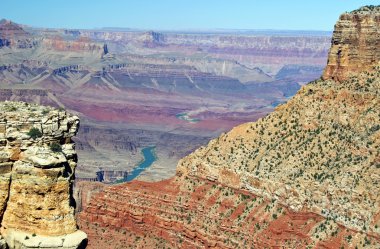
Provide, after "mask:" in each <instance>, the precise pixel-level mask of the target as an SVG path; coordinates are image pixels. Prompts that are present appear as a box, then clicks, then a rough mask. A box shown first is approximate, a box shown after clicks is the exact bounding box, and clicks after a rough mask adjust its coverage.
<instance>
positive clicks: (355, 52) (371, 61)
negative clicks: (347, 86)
mask: <svg viewBox="0 0 380 249" xmlns="http://www.w3.org/2000/svg"><path fill="white" fill-rule="evenodd" d="M379 44H380V6H365V7H362V8H360V9H358V10H355V11H352V12H349V13H344V14H342V15H341V16H340V18H339V20H338V22H337V23H336V25H335V30H334V33H333V38H332V41H331V49H330V52H329V56H328V62H327V67H326V68H325V71H324V73H323V79H324V80H327V79H333V80H336V81H343V80H345V79H347V78H348V76H349V75H351V74H357V73H360V72H362V71H370V70H371V69H372V68H373V67H374V66H376V65H378V63H379V60H380V49H379Z"/></svg>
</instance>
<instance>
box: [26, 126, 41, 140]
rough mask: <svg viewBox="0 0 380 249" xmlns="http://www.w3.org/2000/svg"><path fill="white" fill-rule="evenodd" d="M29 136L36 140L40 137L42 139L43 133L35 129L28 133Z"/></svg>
mask: <svg viewBox="0 0 380 249" xmlns="http://www.w3.org/2000/svg"><path fill="white" fill-rule="evenodd" d="M27 135H28V136H29V137H31V138H33V139H36V138H38V137H42V132H41V131H40V130H39V129H37V128H34V127H33V128H31V129H30V130H29V131H28V133H27Z"/></svg>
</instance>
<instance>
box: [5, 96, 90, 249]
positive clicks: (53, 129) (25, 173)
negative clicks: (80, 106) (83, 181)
mask: <svg viewBox="0 0 380 249" xmlns="http://www.w3.org/2000/svg"><path fill="white" fill-rule="evenodd" d="M78 127H79V118H78V117H76V116H72V115H69V114H68V113H66V112H65V111H63V110H57V109H53V108H50V107H43V106H38V105H30V104H27V103H22V102H0V185H1V187H0V221H1V230H0V231H1V235H2V236H3V237H4V239H5V241H6V243H7V244H8V246H9V247H10V248H78V246H79V245H80V244H81V243H83V241H85V240H86V234H85V233H83V232H81V231H78V229H77V226H76V221H75V216H74V201H73V198H72V182H73V179H74V172H75V167H76V164H77V156H76V153H75V146H74V142H73V141H72V140H71V137H73V136H74V135H75V134H76V133H77V130H78ZM69 237H70V241H69V240H67V238H69ZM58 242H59V243H58ZM0 248H1V241H0Z"/></svg>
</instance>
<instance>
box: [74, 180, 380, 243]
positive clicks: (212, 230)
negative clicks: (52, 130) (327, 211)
mask: <svg viewBox="0 0 380 249" xmlns="http://www.w3.org/2000/svg"><path fill="white" fill-rule="evenodd" d="M78 184H79V186H78V187H80V188H82V189H83V190H84V192H87V196H91V197H90V198H87V197H86V199H82V203H81V208H82V212H80V213H79V214H78V220H79V226H80V229H82V230H83V231H85V232H86V233H87V234H88V236H89V248H127V247H135V248H168V247H170V248H252V247H253V248H277V247H278V248H284V247H285V248H307V247H308V246H311V247H313V248H338V247H341V246H343V247H344V248H354V247H355V245H364V244H365V243H367V244H369V243H371V245H372V246H373V245H377V246H378V245H379V242H380V240H379V238H374V237H371V236H370V235H367V234H361V233H357V232H355V231H352V230H348V229H346V228H345V227H343V226H340V225H339V224H337V223H335V222H334V221H333V220H326V219H325V218H323V217H321V216H319V215H317V214H314V213H311V212H308V211H306V210H305V211H301V212H298V213H295V212H292V211H290V210H289V209H288V208H286V207H284V206H282V205H279V204H277V202H276V201H275V200H268V199H265V198H262V197H259V196H255V195H252V194H250V193H247V192H243V191H239V190H236V189H232V188H228V187H225V186H222V185H218V184H216V183H214V182H210V181H206V180H201V179H197V178H188V179H186V180H185V181H183V182H179V181H178V180H177V179H176V178H172V179H169V180H166V181H161V182H157V183H146V182H139V181H134V182H132V183H127V184H122V185H117V186H105V185H103V189H99V188H100V186H101V185H99V184H94V183H88V182H87V183H86V182H80V183H78ZM94 186H95V187H94ZM91 189H95V190H94V191H93V192H92V191H91Z"/></svg>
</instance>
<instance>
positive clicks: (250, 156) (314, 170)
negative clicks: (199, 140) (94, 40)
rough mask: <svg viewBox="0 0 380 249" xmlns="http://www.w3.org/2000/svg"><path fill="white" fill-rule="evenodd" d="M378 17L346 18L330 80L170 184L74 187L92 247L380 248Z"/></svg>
mask: <svg viewBox="0 0 380 249" xmlns="http://www.w3.org/2000/svg"><path fill="white" fill-rule="evenodd" d="M379 13H380V6H365V7H362V8H360V9H358V10H354V11H352V12H347V13H344V14H342V15H341V16H340V19H339V20H338V23H337V25H336V26H335V31H334V35H333V40H332V47H331V49H330V51H329V56H328V57H329V62H328V65H327V67H326V69H325V72H324V74H323V78H321V79H318V80H314V81H312V82H310V83H308V84H306V85H304V86H302V87H301V89H300V90H299V91H298V92H297V94H296V95H295V96H294V97H292V98H291V99H289V100H288V101H287V102H286V103H283V104H279V105H278V106H276V107H275V110H274V111H273V112H272V113H270V114H268V115H266V116H265V117H262V118H259V119H258V121H256V122H248V123H244V124H241V125H238V126H236V127H234V128H233V129H232V130H230V131H228V132H226V133H222V134H221V135H220V136H218V137H217V138H215V139H212V140H211V141H209V142H208V144H207V145H205V146H202V147H200V148H198V149H197V150H195V151H194V152H193V153H191V154H190V155H188V156H186V157H184V158H182V159H181V160H180V161H179V163H178V165H177V169H176V175H175V176H174V177H172V178H169V179H166V180H163V181H158V182H143V181H132V182H130V183H124V184H120V185H114V186H107V185H103V184H100V183H86V182H81V183H79V184H80V187H79V188H78V189H79V191H78V192H77V193H76V199H77V200H78V207H79V209H78V211H79V212H78V214H77V218H78V222H79V227H80V228H81V229H82V230H84V231H85V232H86V233H87V234H88V236H89V248H126V247H132V248H168V247H169V248H276V247H277V248H377V247H379V244H380V236H379V233H380V230H379V217H380V216H379V213H380V210H379V206H380V205H379V204H380V199H379V186H378V184H379V179H380V178H379V168H380V124H379V118H380V56H379V54H378V50H379V48H378V46H377V44H378V43H379V40H380V35H379V32H378V30H379V23H378V16H379ZM347 20H348V21H347ZM346 25H347V26H349V28H346V27H347V26H346ZM350 27H361V28H357V29H355V32H353V31H352V28H350ZM353 33H355V34H356V35H355V36H352V34H353ZM368 34H370V35H368ZM368 36H370V37H371V39H369V40H367V42H366V44H365V45H364V44H363V43H358V42H357V41H358V40H359V41H360V40H363V39H365V38H367V37H368ZM157 39H158V40H159V41H160V40H161V39H163V38H162V37H157ZM350 39H352V41H350ZM339 41H342V44H350V46H352V48H351V49H350V51H355V54H354V55H353V54H348V55H344V54H342V52H339V49H338V50H337V49H336V47H340V46H343V45H342V44H340V43H339ZM152 46H153V45H152ZM366 46H368V47H370V48H371V49H373V50H376V51H374V52H373V53H371V54H370V60H371V63H366V62H367V60H368V59H369V54H368V51H369V49H368V47H366ZM344 56H348V57H344ZM352 56H354V58H355V59H351V58H352ZM332 58H345V59H343V60H342V61H344V63H345V64H339V63H341V62H342V61H340V62H339V61H338V63H337V64H335V65H334V63H335V62H334V59H332ZM358 61H359V62H360V63H359V64H358ZM358 65H360V66H358ZM331 68H334V69H333V70H331ZM350 68H355V70H350Z"/></svg>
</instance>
